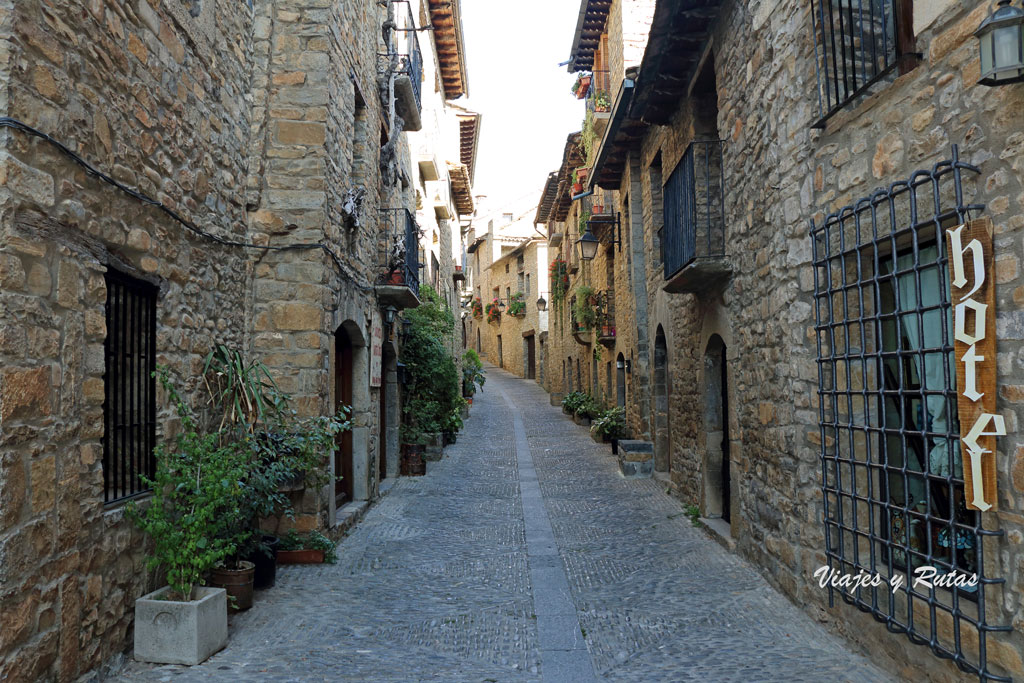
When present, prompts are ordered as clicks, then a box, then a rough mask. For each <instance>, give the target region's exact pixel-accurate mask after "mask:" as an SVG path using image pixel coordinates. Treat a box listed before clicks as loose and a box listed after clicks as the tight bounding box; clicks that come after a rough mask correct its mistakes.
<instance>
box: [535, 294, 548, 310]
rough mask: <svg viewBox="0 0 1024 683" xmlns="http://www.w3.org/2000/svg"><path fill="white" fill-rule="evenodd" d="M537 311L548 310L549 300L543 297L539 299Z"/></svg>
mask: <svg viewBox="0 0 1024 683" xmlns="http://www.w3.org/2000/svg"><path fill="white" fill-rule="evenodd" d="M537 310H538V311H541V312H543V311H546V310H548V300H547V299H545V298H544V296H543V295H542V296H541V297H540V298H539V299H537Z"/></svg>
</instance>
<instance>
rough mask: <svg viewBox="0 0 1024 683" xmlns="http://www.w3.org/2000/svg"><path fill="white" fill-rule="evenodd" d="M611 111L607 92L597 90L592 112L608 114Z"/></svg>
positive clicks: (610, 102) (609, 96) (609, 97)
mask: <svg viewBox="0 0 1024 683" xmlns="http://www.w3.org/2000/svg"><path fill="white" fill-rule="evenodd" d="M611 109H612V98H611V95H610V94H609V92H608V91H607V90H598V91H597V93H596V94H595V95H594V111H596V112H601V113H605V112H609V111H611Z"/></svg>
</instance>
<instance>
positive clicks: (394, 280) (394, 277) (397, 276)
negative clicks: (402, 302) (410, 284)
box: [388, 270, 405, 285]
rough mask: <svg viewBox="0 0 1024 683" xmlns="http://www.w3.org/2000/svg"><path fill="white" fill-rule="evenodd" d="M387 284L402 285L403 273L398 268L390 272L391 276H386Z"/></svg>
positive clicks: (403, 282) (403, 281)
mask: <svg viewBox="0 0 1024 683" xmlns="http://www.w3.org/2000/svg"><path fill="white" fill-rule="evenodd" d="M388 284H389V285H404V284H405V273H403V272H402V271H400V270H396V271H395V272H393V273H391V276H390V277H388Z"/></svg>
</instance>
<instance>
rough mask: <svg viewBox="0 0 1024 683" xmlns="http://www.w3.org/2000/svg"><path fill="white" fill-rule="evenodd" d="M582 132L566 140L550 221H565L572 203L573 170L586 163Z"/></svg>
mask: <svg viewBox="0 0 1024 683" xmlns="http://www.w3.org/2000/svg"><path fill="white" fill-rule="evenodd" d="M580 136H581V133H572V134H571V135H570V136H569V137H568V138H567V139H566V141H565V151H564V152H562V166H561V168H559V169H558V189H557V190H556V191H555V200H554V202H553V203H552V205H551V212H550V213H549V214H548V221H554V222H556V223H564V222H565V219H566V217H568V215H569V207H570V206H571V205H572V172H573V171H575V170H576V169H577V168H579V167H580V166H582V165H583V164H584V163H586V159H585V158H584V156H583V150H582V149H580Z"/></svg>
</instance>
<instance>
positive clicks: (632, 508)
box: [122, 368, 887, 682]
mask: <svg viewBox="0 0 1024 683" xmlns="http://www.w3.org/2000/svg"><path fill="white" fill-rule="evenodd" d="M503 396H507V397H508V398H510V399H511V400H512V401H513V402H514V404H515V405H516V406H517V407H518V409H519V410H520V411H521V415H522V420H523V423H524V424H525V426H526V437H527V442H528V443H529V446H530V453H528V454H524V453H519V454H518V458H519V460H520V461H523V459H524V457H529V456H530V455H531V454H532V458H533V462H534V464H535V466H536V472H537V479H538V482H539V485H540V490H541V492H542V494H543V497H544V501H545V506H546V509H547V513H548V517H549V518H550V522H551V528H552V530H553V532H554V536H555V539H556V541H557V544H558V551H559V559H560V564H561V566H562V568H563V569H564V572H565V575H566V577H567V578H568V582H569V587H570V591H571V598H572V602H573V603H574V604H575V607H576V610H577V616H578V619H579V624H580V630H581V632H582V635H583V636H584V640H585V643H586V647H587V649H588V650H589V653H590V656H591V659H592V662H593V666H594V671H595V672H596V674H597V675H598V677H600V678H602V679H606V680H615V681H645V682H646V681H688V680H710V681H755V680H757V681H769V680H779V681H781V680H785V681H823V680H835V681H865V682H866V681H871V682H875V681H883V680H887V676H886V675H885V674H884V673H883V672H881V671H879V670H878V669H876V668H875V667H874V666H873V665H871V664H870V663H869V662H868V661H867V660H866V659H864V658H863V657H860V656H858V655H854V654H852V653H850V652H849V651H848V650H847V648H846V647H845V644H844V643H843V642H841V641H839V640H838V639H836V638H834V637H832V636H831V635H829V634H828V633H826V632H825V631H824V630H823V629H822V628H821V627H819V626H818V625H816V624H814V623H813V622H812V621H811V620H810V619H809V618H808V617H807V616H806V615H804V614H803V613H802V612H801V611H800V610H798V609H797V608H796V607H795V606H793V605H792V604H791V603H789V602H788V601H787V600H786V599H785V598H783V597H782V596H780V595H779V594H777V593H776V592H775V591H774V590H772V589H771V588H770V587H769V586H768V584H767V583H766V582H765V581H764V580H763V579H762V578H761V576H759V575H758V574H757V573H756V572H755V571H754V570H753V569H751V568H750V566H749V565H747V563H745V562H744V561H743V560H741V559H739V558H738V557H737V556H735V555H733V554H731V553H729V552H727V551H726V550H725V549H724V548H722V547H721V546H720V545H718V544H717V543H715V542H714V541H713V540H711V539H710V538H708V537H707V535H706V534H705V533H704V532H703V531H702V530H700V529H696V528H694V527H692V526H691V525H690V522H689V520H688V519H687V518H686V517H685V516H684V515H683V512H682V509H681V508H680V506H679V504H678V503H677V502H675V501H674V500H673V499H671V498H670V497H668V496H667V495H666V494H665V491H664V490H663V489H662V487H661V485H660V484H658V483H657V482H655V481H653V480H626V479H623V478H622V477H620V476H619V475H618V473H617V471H616V466H615V461H614V460H613V458H611V457H610V450H609V448H608V446H604V445H600V444H595V443H594V442H593V441H592V440H591V439H590V438H589V436H588V434H587V433H586V431H585V430H584V428H581V427H577V426H575V425H573V424H572V422H570V421H569V420H568V419H567V418H566V417H564V416H563V415H562V414H561V412H560V411H559V410H558V409H557V408H552V407H550V406H549V405H548V402H547V401H546V400H545V395H544V393H543V390H541V389H540V388H539V387H537V385H536V384H534V383H533V382H526V381H523V380H519V379H513V378H512V377H511V376H510V375H508V374H506V373H503V372H501V371H499V370H496V369H493V368H491V369H490V377H489V381H488V384H487V390H486V391H485V392H483V393H481V394H477V397H476V400H475V402H474V406H473V415H472V417H471V418H470V420H469V421H468V422H467V426H466V431H465V432H464V434H463V435H462V436H461V437H460V438H459V441H458V443H457V444H456V445H454V446H451V447H449V448H448V449H447V450H446V457H445V458H444V459H443V460H442V461H441V462H438V463H431V464H430V465H429V472H428V474H427V476H426V477H423V478H404V479H401V480H399V481H398V482H397V483H396V484H395V486H394V487H393V488H392V489H391V491H390V493H389V494H388V495H387V496H386V497H385V498H384V499H383V500H381V501H380V502H379V503H378V504H377V505H376V506H375V507H373V508H372V509H371V510H370V511H369V512H368V513H367V515H366V518H365V520H364V521H363V522H362V523H361V524H360V525H359V526H358V527H356V529H355V530H354V531H353V532H352V534H351V535H350V536H349V537H348V538H346V539H345V540H344V542H343V543H342V544H341V545H340V546H339V550H338V555H339V561H338V563H337V564H335V565H320V566H312V567H282V568H281V569H280V570H279V574H278V582H277V586H276V587H275V588H273V589H271V590H269V591H264V592H262V593H260V594H259V595H258V596H257V600H256V605H255V607H253V609H252V610H250V611H249V612H247V613H244V614H241V615H238V616H235V617H233V618H232V622H231V641H230V643H229V644H228V647H227V648H226V649H225V650H224V651H222V652H221V653H220V654H218V655H215V656H214V657H213V658H211V659H210V660H208V661H207V662H206V663H205V664H203V665H201V666H199V667H193V668H191V669H189V668H184V667H175V666H165V667H149V666H146V665H142V664H138V663H135V664H132V665H130V666H129V667H128V668H127V669H126V670H125V671H124V672H123V673H122V678H123V679H125V680H165V681H178V680H181V681H186V680H196V681H198V680H203V681H210V680H213V681H216V680H231V681H237V680H275V681H277V680H282V681H290V680H294V681H319V680H360V681H412V680H433V681H438V680H443V681H488V680H490V681H520V680H523V681H530V680H551V681H556V680H565V679H564V678H562V677H561V676H559V677H558V678H554V677H552V676H550V675H549V676H545V675H544V674H545V666H544V658H542V657H541V651H542V650H543V651H545V653H544V654H545V657H547V656H548V654H547V653H548V651H550V650H554V649H556V648H554V647H550V644H548V643H544V642H541V641H540V639H539V636H538V628H537V616H536V612H537V607H535V604H534V594H533V586H531V581H530V576H531V573H530V572H531V570H534V571H537V570H538V569H539V570H540V571H543V567H544V566H545V564H546V563H545V562H544V560H545V559H547V558H544V557H530V556H528V552H527V544H526V537H525V533H524V528H525V526H526V525H525V524H524V519H523V502H522V499H521V497H520V492H519V482H518V475H517V469H516V464H517V453H516V449H515V447H514V445H513V444H514V443H515V441H514V438H513V430H512V424H513V417H512V411H511V410H510V409H509V407H508V406H507V405H506V403H505V401H504V400H503ZM551 559H554V558H551ZM555 561H556V562H557V560H555ZM553 667H554V662H553V661H552V667H551V669H550V670H553Z"/></svg>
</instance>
